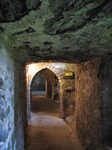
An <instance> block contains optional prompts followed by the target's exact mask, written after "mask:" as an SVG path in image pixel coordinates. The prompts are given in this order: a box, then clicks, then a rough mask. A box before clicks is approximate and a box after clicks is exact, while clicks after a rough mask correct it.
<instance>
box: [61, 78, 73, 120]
mask: <svg viewBox="0 0 112 150" xmlns="http://www.w3.org/2000/svg"><path fill="white" fill-rule="evenodd" d="M63 105H64V107H63V110H64V112H65V113H64V116H63V117H65V118H66V117H67V116H70V115H73V114H74V111H75V77H74V78H73V79H69V78H65V79H63Z"/></svg>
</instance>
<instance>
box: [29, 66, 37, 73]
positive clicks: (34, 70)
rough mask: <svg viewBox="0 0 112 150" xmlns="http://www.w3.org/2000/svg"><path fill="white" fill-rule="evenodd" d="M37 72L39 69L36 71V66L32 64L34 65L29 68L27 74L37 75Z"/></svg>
mask: <svg viewBox="0 0 112 150" xmlns="http://www.w3.org/2000/svg"><path fill="white" fill-rule="evenodd" d="M36 72H37V69H36V65H35V64H32V65H29V66H28V72H27V74H29V75H30V74H35V73H36Z"/></svg>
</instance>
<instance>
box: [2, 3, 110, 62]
mask: <svg viewBox="0 0 112 150" xmlns="http://www.w3.org/2000/svg"><path fill="white" fill-rule="evenodd" d="M0 7H1V9H0V20H1V22H2V23H1V24H0V32H2V33H3V34H7V35H8V36H9V38H10V39H11V40H12V42H13V44H14V50H15V51H19V52H20V53H22V54H23V55H24V57H25V59H26V60H31V61H37V60H38V61H40V60H57V61H58V60H59V61H60V60H66V59H67V60H70V61H71V60H85V59H87V58H90V57H95V56H107V55H112V0H16V1H14V0H0Z"/></svg>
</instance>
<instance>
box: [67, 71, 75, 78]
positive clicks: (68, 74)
mask: <svg viewBox="0 0 112 150" xmlns="http://www.w3.org/2000/svg"><path fill="white" fill-rule="evenodd" d="M73 75H74V74H73V72H71V71H70V72H65V76H66V77H70V76H73Z"/></svg>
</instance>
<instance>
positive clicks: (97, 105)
mask: <svg viewBox="0 0 112 150" xmlns="http://www.w3.org/2000/svg"><path fill="white" fill-rule="evenodd" d="M100 65H101V61H100V59H92V60H90V61H87V62H85V63H81V64H79V65H76V69H75V82H76V84H75V88H76V89H75V90H76V96H75V102H76V103H75V130H76V132H77V135H78V137H79V139H80V141H81V142H82V144H83V146H84V149H88V150H97V149H98V148H99V147H100V145H101V106H102V82H101V81H102V78H101V72H100V69H99V67H100Z"/></svg>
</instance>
